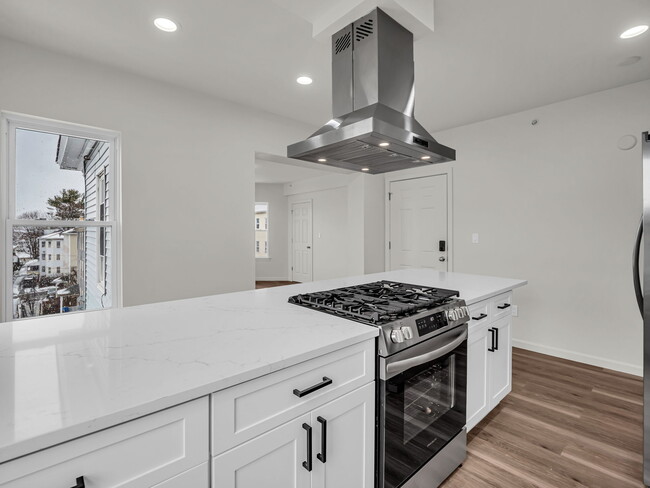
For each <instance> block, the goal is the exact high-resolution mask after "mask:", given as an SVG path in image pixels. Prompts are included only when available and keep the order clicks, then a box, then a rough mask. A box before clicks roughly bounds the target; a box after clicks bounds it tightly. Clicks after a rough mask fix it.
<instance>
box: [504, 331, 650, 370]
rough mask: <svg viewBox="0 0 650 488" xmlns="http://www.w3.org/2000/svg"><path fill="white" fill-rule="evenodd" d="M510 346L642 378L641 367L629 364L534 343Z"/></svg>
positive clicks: (514, 342) (513, 341)
mask: <svg viewBox="0 0 650 488" xmlns="http://www.w3.org/2000/svg"><path fill="white" fill-rule="evenodd" d="M512 345H513V346H514V347H519V348H521V349H526V350H528V351H533V352H539V353H541V354H548V355H549V356H555V357H558V358H562V359H568V360H570V361H577V362H579V363H585V364H590V365H592V366H598V367H600V368H607V369H612V370H614V371H620V372H622V373H629V374H633V375H636V376H643V368H642V367H641V366H635V365H634V364H630V363H623V362H620V361H612V360H611V359H605V358H601V357H598V356H591V355H590V354H583V353H581V352H575V351H568V350H566V349H560V348H558V347H551V346H545V345H543V344H536V343H534V342H528V341H520V340H518V339H513V340H512Z"/></svg>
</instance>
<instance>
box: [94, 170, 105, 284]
mask: <svg viewBox="0 0 650 488" xmlns="http://www.w3.org/2000/svg"><path fill="white" fill-rule="evenodd" d="M95 188H96V194H97V220H99V221H101V222H103V221H105V220H106V171H102V172H101V173H99V175H98V176H97V182H96V184H95ZM106 247H107V242H106V229H105V228H103V227H100V228H99V236H98V242H97V286H98V287H99V289H100V290H102V291H103V290H104V289H105V287H106Z"/></svg>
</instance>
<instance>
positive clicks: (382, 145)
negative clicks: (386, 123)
mask: <svg viewBox="0 0 650 488" xmlns="http://www.w3.org/2000/svg"><path fill="white" fill-rule="evenodd" d="M379 145H380V146H381V147H388V146H390V142H380V143H379Z"/></svg>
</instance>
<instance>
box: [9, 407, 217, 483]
mask: <svg viewBox="0 0 650 488" xmlns="http://www.w3.org/2000/svg"><path fill="white" fill-rule="evenodd" d="M208 413H209V410H208V397H203V398H199V399H198V400H194V401H191V402H188V403H184V404H182V405H178V406H176V407H172V408H169V409H167V410H162V411H160V412H157V413H154V414H151V415H147V416H145V417H141V418H138V419H136V420H132V421H129V422H126V423H124V424H121V425H118V426H115V427H111V428H109V429H106V430H103V431H100V432H96V433H93V434H90V435H87V436H85V437H80V438H78V439H75V440H72V441H69V442H66V443H63V444H60V445H58V446H54V447H51V448H49V449H45V450H43V451H39V452H36V453H34V454H30V455H28V456H24V457H21V458H18V459H16V460H14V461H10V462H8V463H4V464H0V488H41V487H43V488H45V487H47V488H49V487H52V488H59V487H61V488H68V487H72V486H75V484H77V485H78V484H79V483H77V482H76V480H77V479H78V478H82V477H83V486H85V488H116V487H119V488H149V487H155V488H181V487H183V488H184V487H187V486H191V487H192V488H208V486H209V484H208V483H209V477H208V471H207V467H208V466H207V462H208V460H209V456H210V454H209V439H208V437H209V415H208Z"/></svg>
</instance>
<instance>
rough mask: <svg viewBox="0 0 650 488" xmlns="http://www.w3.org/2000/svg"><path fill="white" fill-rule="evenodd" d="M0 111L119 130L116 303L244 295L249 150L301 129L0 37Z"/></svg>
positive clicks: (249, 264) (300, 133)
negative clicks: (120, 298) (119, 281)
mask: <svg viewBox="0 0 650 488" xmlns="http://www.w3.org/2000/svg"><path fill="white" fill-rule="evenodd" d="M0 66H2V75H1V76H0V110H9V111H15V112H21V113H26V114H31V115H38V116H43V117H48V118H53V119H59V120H64V121H68V122H76V123H80V124H87V125H93V126H98V127H103V128H107V129H113V130H118V131H121V132H122V135H123V139H122V143H123V144H122V190H123V207H122V211H123V281H124V288H123V294H124V304H125V305H136V304H142V303H149V302H156V301H162V300H170V299H177V298H184V297H192V296H200V295H208V294H214V293H220V292H226V291H234V290H242V289H247V288H251V287H252V286H253V281H254V275H255V270H254V266H255V265H254V261H253V259H251V253H252V251H251V246H248V245H244V243H251V242H252V241H253V235H254V229H253V226H252V225H251V219H252V212H253V209H252V202H254V159H255V151H261V152H268V153H273V154H282V153H283V152H284V150H285V147H286V145H287V143H290V142H294V141H296V140H299V139H301V138H303V137H304V136H305V135H306V134H308V133H309V129H310V128H309V127H305V126H303V125H302V124H300V123H297V122H293V121H289V120H286V119H282V118H280V117H277V116H274V115H271V114H267V113H264V112H258V111H254V110H251V109H247V108H243V107H241V106H237V105H234V104H231V103H228V102H225V101H219V100H216V99H213V98H209V97H206V96H203V95H200V94H196V93H193V92H189V91H185V90H182V89H179V88H176V87H173V86H170V85H165V84H162V83H159V82H156V81H151V80H148V79H145V78H142V77H138V76H135V75H131V74H127V73H123V72H118V71H116V70H115V69H114V68H108V67H104V66H102V65H99V64H93V63H89V62H84V61H80V60H76V59H74V58H70V57H66V56H62V55H58V54H53V53H51V52H48V51H45V50H41V49H37V48H32V47H29V46H27V45H24V44H20V43H16V42H13V41H8V40H4V39H1V38H0Z"/></svg>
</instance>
